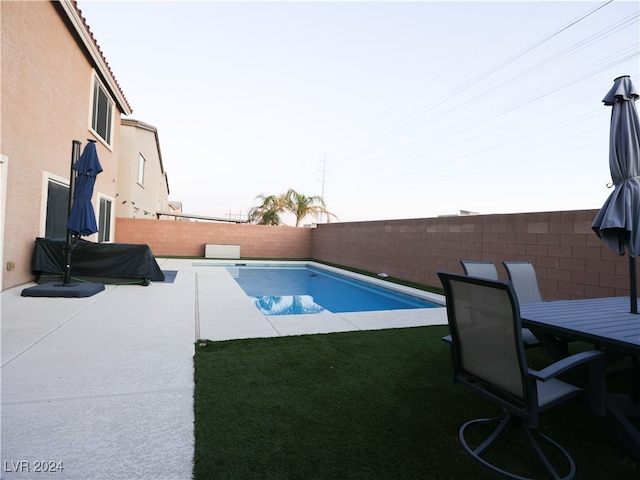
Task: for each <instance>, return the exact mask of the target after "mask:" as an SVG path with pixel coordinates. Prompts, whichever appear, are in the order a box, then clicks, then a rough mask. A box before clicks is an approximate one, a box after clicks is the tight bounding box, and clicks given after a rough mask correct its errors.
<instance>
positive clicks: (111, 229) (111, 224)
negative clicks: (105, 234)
mask: <svg viewBox="0 0 640 480" xmlns="http://www.w3.org/2000/svg"><path fill="white" fill-rule="evenodd" d="M97 198H98V207H97V208H95V207H94V211H95V212H96V221H97V222H98V228H100V225H99V224H100V200H102V199H103V198H104V199H105V200H107V201H109V202H111V215H109V240H107V241H106V242H103V243H114V239H113V237H114V235H115V228H114V227H115V221H116V217H115V215H116V199H115V198H113V197H111V196H109V195H104V194H102V193H99V192H98V195H97ZM95 236H96V237H95V238H96V239H95V241H96V242H97V241H98V234H97V233H96V234H95Z"/></svg>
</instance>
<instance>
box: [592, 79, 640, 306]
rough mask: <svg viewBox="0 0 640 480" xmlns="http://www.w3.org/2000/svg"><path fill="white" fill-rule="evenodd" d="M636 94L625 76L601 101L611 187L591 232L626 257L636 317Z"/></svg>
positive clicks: (639, 133)
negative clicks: (606, 112) (607, 113)
mask: <svg viewBox="0 0 640 480" xmlns="http://www.w3.org/2000/svg"><path fill="white" fill-rule="evenodd" d="M638 96H639V95H638V90H636V88H635V87H634V85H633V83H632V82H631V79H630V78H629V76H623V77H618V78H616V79H615V80H614V84H613V87H612V88H611V90H610V91H609V93H607V95H606V96H605V97H604V99H603V100H602V101H603V102H604V104H605V105H608V106H612V110H611V129H610V134H609V168H610V170H611V179H612V181H613V184H614V186H615V188H614V190H613V192H612V193H611V195H610V196H609V198H608V199H607V201H606V202H605V204H604V206H603V207H602V208H601V209H600V211H599V212H598V214H597V215H596V218H595V220H594V221H593V224H592V226H591V227H592V228H593V230H594V231H595V232H596V233H597V234H598V236H599V237H600V238H601V239H602V241H603V242H604V243H605V244H606V245H607V246H608V247H610V248H612V249H613V250H614V251H615V252H617V253H618V254H619V255H624V253H625V247H626V249H627V252H628V255H629V279H630V281H629V289H630V297H631V312H632V313H638V288H637V281H636V279H637V273H636V257H637V256H638V255H640V119H639V118H638V111H637V110H636V105H635V101H636V100H637V99H638Z"/></svg>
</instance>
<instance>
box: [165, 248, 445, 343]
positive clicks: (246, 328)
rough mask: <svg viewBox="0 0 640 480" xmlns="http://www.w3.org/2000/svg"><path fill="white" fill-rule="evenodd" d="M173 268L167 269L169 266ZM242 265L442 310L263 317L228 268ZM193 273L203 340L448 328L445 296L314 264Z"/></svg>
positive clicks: (199, 267)
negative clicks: (309, 274)
mask: <svg viewBox="0 0 640 480" xmlns="http://www.w3.org/2000/svg"><path fill="white" fill-rule="evenodd" d="M167 263H171V262H167ZM167 263H165V264H164V265H163V267H168V265H167ZM236 264H242V265H243V266H244V265H247V266H250V265H270V266H291V265H299V266H313V267H314V268H319V269H324V270H326V271H329V272H333V273H338V274H340V275H344V276H347V277H349V278H353V279H357V280H361V281H364V282H367V283H370V284H373V285H376V286H379V287H383V288H386V289H389V290H392V291H396V292H398V293H402V294H404V295H409V296H414V297H417V298H422V299H424V300H427V301H429V302H432V303H436V304H440V305H442V306H441V307H431V308H414V309H402V310H381V311H376V312H349V313H322V314H302V315H276V316H268V315H264V314H262V313H261V312H260V311H259V310H258V309H257V308H256V307H255V305H254V304H253V302H252V300H251V299H250V298H249V297H248V296H247V295H246V294H245V292H244V291H243V290H242V288H241V287H240V286H239V285H238V284H237V283H236V281H235V280H234V279H233V277H232V275H231V273H230V272H229V271H227V269H225V268H220V269H213V268H208V267H211V266H215V267H220V266H235V265H236ZM191 270H192V271H193V272H194V273H195V275H196V284H197V288H196V291H197V302H198V309H197V310H198V312H199V318H198V319H197V332H198V333H197V336H198V338H199V339H200V340H203V341H204V340H210V341H224V340H233V339H241V338H267V337H281V336H292V335H313V334H324V333H336V332H349V331H364V330H381V329H389V328H410V327H420V326H429V325H446V324H447V316H446V308H445V300H444V297H443V296H442V295H437V294H434V293H431V292H425V291H423V290H419V289H415V288H411V287H407V286H404V285H399V284H395V283H391V282H389V281H385V280H383V279H378V278H374V277H369V276H367V275H362V274H359V273H355V272H350V271H348V270H343V269H340V268H336V267H332V266H328V265H324V264H321V263H318V262H313V261H304V260H302V261H264V260H242V259H241V260H229V259H225V260H214V259H207V260H201V259H199V260H193V261H192V263H191Z"/></svg>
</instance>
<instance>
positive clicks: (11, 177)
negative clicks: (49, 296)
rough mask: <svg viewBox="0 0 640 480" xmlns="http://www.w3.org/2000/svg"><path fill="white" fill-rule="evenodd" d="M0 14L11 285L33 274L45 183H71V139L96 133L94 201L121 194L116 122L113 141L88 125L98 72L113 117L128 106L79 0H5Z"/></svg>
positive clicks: (5, 281) (1, 144)
mask: <svg viewBox="0 0 640 480" xmlns="http://www.w3.org/2000/svg"><path fill="white" fill-rule="evenodd" d="M0 22H1V25H0V32H1V33H0V35H1V37H0V45H1V48H2V52H1V53H2V55H1V70H2V79H1V80H2V86H1V101H2V109H1V117H0V129H1V130H0V156H1V157H2V158H3V162H2V165H3V166H2V167H0V169H1V170H2V171H3V175H6V195H4V194H2V192H0V201H3V202H4V203H5V204H4V205H2V206H0V213H1V212H3V211H4V212H5V213H4V217H3V218H0V223H2V224H3V228H2V229H0V231H2V230H3V231H4V237H3V250H2V257H3V258H2V263H1V268H2V288H8V287H11V286H15V285H20V284H22V283H25V282H27V281H29V280H32V279H33V276H32V274H31V271H30V263H31V254H32V251H33V241H34V239H35V238H36V237H39V236H43V235H44V233H45V219H46V208H47V205H46V204H47V183H48V180H49V179H52V180H54V181H56V182H59V183H60V184H63V185H68V184H69V175H70V164H71V150H72V141H73V140H79V141H81V142H82V143H83V146H84V145H85V144H86V143H87V139H91V140H97V150H98V156H99V158H100V162H101V164H102V167H103V169H104V171H103V173H101V174H100V175H99V176H98V179H97V182H96V186H95V194H94V197H93V199H94V208H95V209H96V210H97V208H98V202H99V198H100V196H101V195H102V196H105V197H107V198H110V199H113V198H115V197H116V194H117V188H118V185H117V178H118V153H119V152H118V145H119V130H118V128H113V130H112V140H111V145H109V146H108V145H106V144H105V143H103V142H102V141H101V139H100V138H98V136H96V135H95V134H94V132H93V131H92V129H91V112H92V95H93V85H94V76H96V75H97V76H98V77H99V78H100V79H101V81H102V82H103V83H104V85H105V86H106V88H107V89H108V92H109V94H110V95H111V96H112V100H113V101H114V102H115V108H114V112H113V124H114V125H118V124H119V123H120V122H119V120H120V115H121V113H122V112H123V111H124V112H125V113H126V114H129V113H130V107H129V106H128V104H127V102H126V99H125V98H124V96H123V94H122V92H121V91H120V90H119V88H118V87H117V82H116V81H115V79H114V77H113V75H112V73H111V71H110V70H109V69H108V66H107V65H106V61H105V60H104V58H103V57H102V56H101V53H100V52H99V49H98V48H97V45H96V44H95V41H94V40H93V37H92V36H91V34H90V33H89V31H88V29H87V27H86V23H85V22H84V19H82V17H81V14H80V12H79V11H78V10H77V7H76V5H75V3H74V2H69V1H63V2H0ZM87 43H88V44H89V45H93V50H91V48H88V47H87V46H86V45H87ZM114 86H115V87H114ZM0 180H2V179H0ZM113 223H114V222H112V224H113Z"/></svg>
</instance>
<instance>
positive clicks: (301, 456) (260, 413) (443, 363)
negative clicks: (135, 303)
mask: <svg viewBox="0 0 640 480" xmlns="http://www.w3.org/2000/svg"><path fill="white" fill-rule="evenodd" d="M446 333H448V330H447V327H441V326H438V327H421V328H409V329H394V330H380V331H368V332H350V333H336V334H328V335H308V336H300V337H283V338H270V339H249V340H234V341H226V342H206V341H205V342H199V343H198V344H196V355H195V381H196V387H195V436H196V446H195V456H194V478H195V479H196V480H201V479H234V480H237V479H254V478H255V479H265V480H266V479H327V480H338V479H340V480H341V479H381V480H382V479H384V480H393V479H402V480H408V479H422V478H424V479H468V478H474V479H491V478H496V477H495V475H493V474H491V473H489V472H488V471H487V470H485V469H484V468H483V467H482V466H481V465H480V464H478V463H475V462H473V461H472V460H471V459H470V458H469V457H468V456H467V455H466V454H465V453H464V452H463V450H462V449H461V447H460V446H459V444H458V440H457V432H458V428H459V427H460V425H461V424H462V423H463V422H464V421H466V420H469V419H472V418H478V417H482V416H494V415H496V414H497V413H499V410H498V409H497V408H496V407H495V406H493V405H492V404H490V403H488V402H487V401H486V400H484V399H482V398H480V397H478V396H477V395H474V394H473V393H471V392H468V391H467V390H466V389H464V388H463V387H461V386H458V385H453V384H452V383H451V382H450V378H449V368H450V366H449V352H448V346H447V345H446V344H444V342H442V340H441V337H442V336H443V335H445V334H446ZM541 430H542V431H544V432H545V433H547V434H549V435H550V436H552V438H554V439H555V440H557V441H559V442H560V443H561V444H562V445H563V446H564V447H565V448H567V450H569V452H570V453H571V454H572V456H573V457H574V459H575V460H576V463H577V468H578V474H577V477H576V478H578V479H580V478H588V479H591V478H594V479H601V478H602V479H609V478H615V479H631V478H634V479H635V478H640V475H639V473H640V470H639V469H638V467H637V466H635V467H634V466H633V464H632V462H629V461H628V460H627V456H626V455H625V453H624V452H623V451H621V450H620V448H619V447H618V444H617V442H616V441H615V439H613V437H612V435H611V433H610V430H609V428H608V425H607V423H606V420H605V419H602V418H599V417H594V416H592V415H590V414H589V412H588V410H587V407H586V405H583V404H581V403H577V402H573V403H571V404H569V405H568V406H563V407H560V408H557V409H555V410H554V411H550V412H548V413H546V414H544V416H543V422H542V426H541ZM517 433H518V432H514V433H513V435H515V436H514V437H513V438H514V439H513V440H510V441H509V442H506V443H504V444H502V445H501V446H500V448H499V449H497V450H496V454H498V455H499V456H500V458H501V459H504V460H505V461H506V463H505V466H506V467H513V468H516V469H524V472H525V473H530V474H532V475H537V474H538V473H539V472H540V469H539V467H538V466H537V465H536V464H535V461H534V460H531V459H529V458H528V457H527V459H525V460H519V459H518V457H519V456H520V455H519V454H520V452H521V450H522V448H521V446H520V445H521V444H520V443H519V440H518V437H517ZM538 477H540V475H538ZM542 478H544V476H542Z"/></svg>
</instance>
